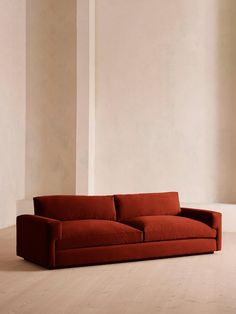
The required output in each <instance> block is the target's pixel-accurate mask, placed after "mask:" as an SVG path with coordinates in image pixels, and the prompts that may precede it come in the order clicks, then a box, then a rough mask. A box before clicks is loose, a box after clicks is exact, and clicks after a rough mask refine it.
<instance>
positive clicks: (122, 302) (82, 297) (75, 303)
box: [0, 227, 236, 314]
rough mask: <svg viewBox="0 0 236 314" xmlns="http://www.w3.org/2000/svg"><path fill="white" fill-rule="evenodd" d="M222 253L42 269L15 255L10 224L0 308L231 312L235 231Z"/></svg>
mask: <svg viewBox="0 0 236 314" xmlns="http://www.w3.org/2000/svg"><path fill="white" fill-rule="evenodd" d="M223 241H224V248H223V251H222V252H219V253H215V254H209V255H198V256H190V257H178V258H168V259H159V260H152V261H142V262H133V263H121V264H112V265H111V264H110V265H102V266H90V267H80V268H79V267H78V268H69V269H60V270H45V269H43V268H41V267H38V266H36V265H34V264H31V263H28V262H26V261H24V260H22V259H21V258H18V257H16V255H15V228H13V227H12V228H7V229H2V230H0V313H1V314H5V313H21V314H25V313H29V314H37V313H40V314H49V313H70V314H71V313H79V314H88V313H89V314H90V313H91V314H98V313H99V314H128V313H132V314H133V313H134V314H143V313H145V314H152V313H155V314H159V313H161V314H163V313H171V314H172V313H173V314H175V313H179V314H185V313H186V314H189V313H190V314H195V313H196V314H211V313H212V314H218V313H219V314H227V313H234V314H235V313H236V233H227V234H224V239H223Z"/></svg>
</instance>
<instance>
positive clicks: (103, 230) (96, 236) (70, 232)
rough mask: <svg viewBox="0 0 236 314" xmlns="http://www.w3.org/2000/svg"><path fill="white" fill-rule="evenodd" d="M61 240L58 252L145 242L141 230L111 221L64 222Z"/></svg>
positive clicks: (57, 245)
mask: <svg viewBox="0 0 236 314" xmlns="http://www.w3.org/2000/svg"><path fill="white" fill-rule="evenodd" d="M61 224H62V236H61V240H58V241H57V243H56V248H57V249H58V250H65V249H73V248H82V247H91V246H104V245H115V244H129V243H138V242H142V241H143V233H142V231H140V230H137V229H135V228H132V227H130V226H127V225H124V224H121V223H119V222H116V221H109V220H94V219H90V220H73V221H63V222H62V223H61Z"/></svg>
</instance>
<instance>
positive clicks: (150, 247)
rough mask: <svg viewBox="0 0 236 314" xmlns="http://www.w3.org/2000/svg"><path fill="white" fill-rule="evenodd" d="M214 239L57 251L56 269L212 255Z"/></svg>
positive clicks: (214, 244) (214, 247)
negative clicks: (204, 254)
mask: <svg viewBox="0 0 236 314" xmlns="http://www.w3.org/2000/svg"><path fill="white" fill-rule="evenodd" d="M215 250H216V241H215V239H185V240H173V241H159V242H143V243H136V244H123V245H111V246H98V247H89V248H81V249H73V250H58V251H56V261H57V262H56V267H58V268H60V267H68V266H84V265H96V264H104V263H114V262H122V261H136V260H144V259H153V258H161V257H170V256H182V255H191V254H202V253H213V252H214V251H215Z"/></svg>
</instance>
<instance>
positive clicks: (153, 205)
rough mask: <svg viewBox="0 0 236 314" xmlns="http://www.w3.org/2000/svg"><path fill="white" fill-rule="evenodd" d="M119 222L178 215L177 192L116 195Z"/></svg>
mask: <svg viewBox="0 0 236 314" xmlns="http://www.w3.org/2000/svg"><path fill="white" fill-rule="evenodd" d="M115 204H116V211H117V217H118V219H119V220H122V219H127V218H131V217H137V216H152V215H153V216H154V215H177V214H178V213H179V212H180V205H179V196H178V193H177V192H165V193H145V194H123V195H115Z"/></svg>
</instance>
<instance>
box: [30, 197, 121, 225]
mask: <svg viewBox="0 0 236 314" xmlns="http://www.w3.org/2000/svg"><path fill="white" fill-rule="evenodd" d="M34 210H35V215H39V216H44V217H48V218H53V219H57V220H78V219H107V220H116V210H115V204H114V197H113V196H110V195H109V196H83V195H51V196H39V197H34Z"/></svg>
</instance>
